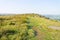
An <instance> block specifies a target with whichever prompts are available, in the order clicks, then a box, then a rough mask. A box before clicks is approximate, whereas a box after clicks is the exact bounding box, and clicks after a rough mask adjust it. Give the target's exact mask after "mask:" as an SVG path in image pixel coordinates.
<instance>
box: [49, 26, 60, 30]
mask: <svg viewBox="0 0 60 40" xmlns="http://www.w3.org/2000/svg"><path fill="white" fill-rule="evenodd" d="M48 28H52V29H55V30H60V27H57V26H49V27H48Z"/></svg>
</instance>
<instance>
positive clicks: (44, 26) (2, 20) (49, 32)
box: [0, 14, 60, 40]
mask: <svg viewBox="0 0 60 40" xmlns="http://www.w3.org/2000/svg"><path fill="white" fill-rule="evenodd" d="M0 40H60V21H57V20H51V19H49V18H46V17H44V16H42V15H38V14H17V15H5V16H0Z"/></svg>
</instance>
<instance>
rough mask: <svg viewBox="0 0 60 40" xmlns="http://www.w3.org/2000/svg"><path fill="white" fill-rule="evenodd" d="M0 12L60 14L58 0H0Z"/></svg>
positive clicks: (59, 0)
mask: <svg viewBox="0 0 60 40" xmlns="http://www.w3.org/2000/svg"><path fill="white" fill-rule="evenodd" d="M0 13H2V14H5V13H7V14H9V13H11V14H12V13H13V14H14V13H16V14H19V13H38V14H43V15H45V14H51V15H60V0H0Z"/></svg>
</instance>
